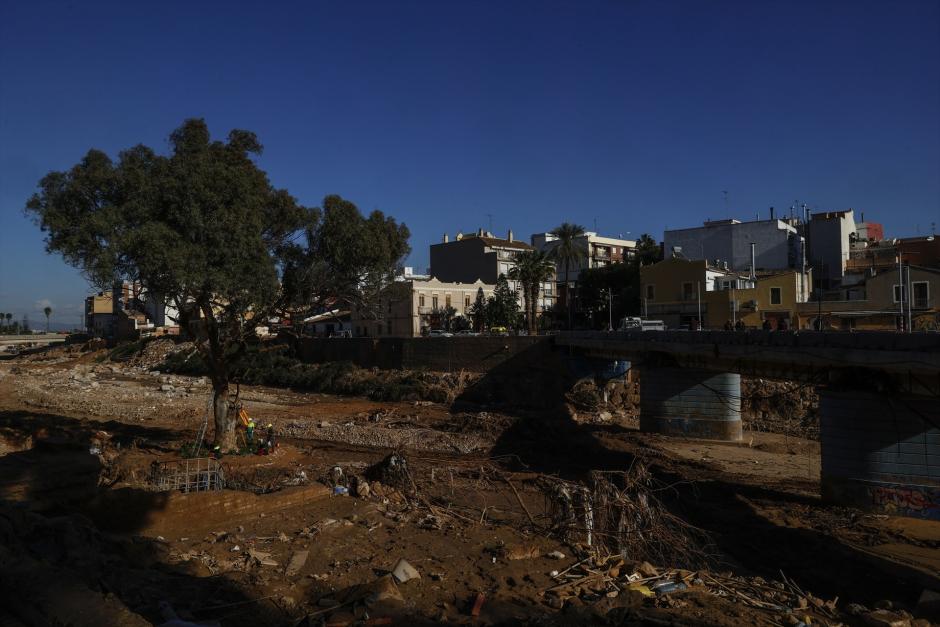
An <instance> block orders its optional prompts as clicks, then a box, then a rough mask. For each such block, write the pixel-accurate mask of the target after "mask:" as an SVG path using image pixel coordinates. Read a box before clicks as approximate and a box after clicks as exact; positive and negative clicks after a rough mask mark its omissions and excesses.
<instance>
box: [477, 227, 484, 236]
mask: <svg viewBox="0 0 940 627" xmlns="http://www.w3.org/2000/svg"><path fill="white" fill-rule="evenodd" d="M477 236H478V237H483V227H480V228H479V229H478V230H477Z"/></svg>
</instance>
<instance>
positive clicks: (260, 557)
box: [248, 549, 278, 566]
mask: <svg viewBox="0 0 940 627" xmlns="http://www.w3.org/2000/svg"><path fill="white" fill-rule="evenodd" d="M248 556H249V557H251V558H252V559H255V560H257V561H258V563H259V564H261V565H262V566H277V565H278V564H277V562H276V561H274V560H273V559H271V554H270V553H267V552H265V551H258V550H256V549H248Z"/></svg>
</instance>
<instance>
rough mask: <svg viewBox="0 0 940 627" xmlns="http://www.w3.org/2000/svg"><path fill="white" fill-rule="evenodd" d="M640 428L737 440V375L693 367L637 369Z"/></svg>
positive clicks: (739, 423)
mask: <svg viewBox="0 0 940 627" xmlns="http://www.w3.org/2000/svg"><path fill="white" fill-rule="evenodd" d="M640 429H641V430H642V431H648V432H652V433H668V434H670V435H681V436H685V437H690V438H702V439H706V440H727V441H733V442H736V441H740V440H741V437H742V434H741V375H738V374H733V373H730V372H713V371H710V370H698V369H695V368H673V367H659V366H643V367H641V368H640Z"/></svg>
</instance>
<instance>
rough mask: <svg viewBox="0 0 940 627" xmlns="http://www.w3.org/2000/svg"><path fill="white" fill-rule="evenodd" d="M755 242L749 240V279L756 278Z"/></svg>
mask: <svg viewBox="0 0 940 627" xmlns="http://www.w3.org/2000/svg"><path fill="white" fill-rule="evenodd" d="M756 250H757V244H755V243H754V242H751V280H752V281H756V280H757V261H756V260H757V253H756Z"/></svg>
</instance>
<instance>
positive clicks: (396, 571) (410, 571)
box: [392, 558, 421, 583]
mask: <svg viewBox="0 0 940 627" xmlns="http://www.w3.org/2000/svg"><path fill="white" fill-rule="evenodd" d="M392 574H393V575H395V579H397V580H398V581H399V582H400V583H405V582H407V581H411V580H412V579H420V578H421V573H419V572H418V569H416V568H415V567H414V566H412V565H411V564H409V563H408V561H407V560H405V559H404V558H402V559H400V560H398V563H397V564H395V568H393V569H392Z"/></svg>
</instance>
